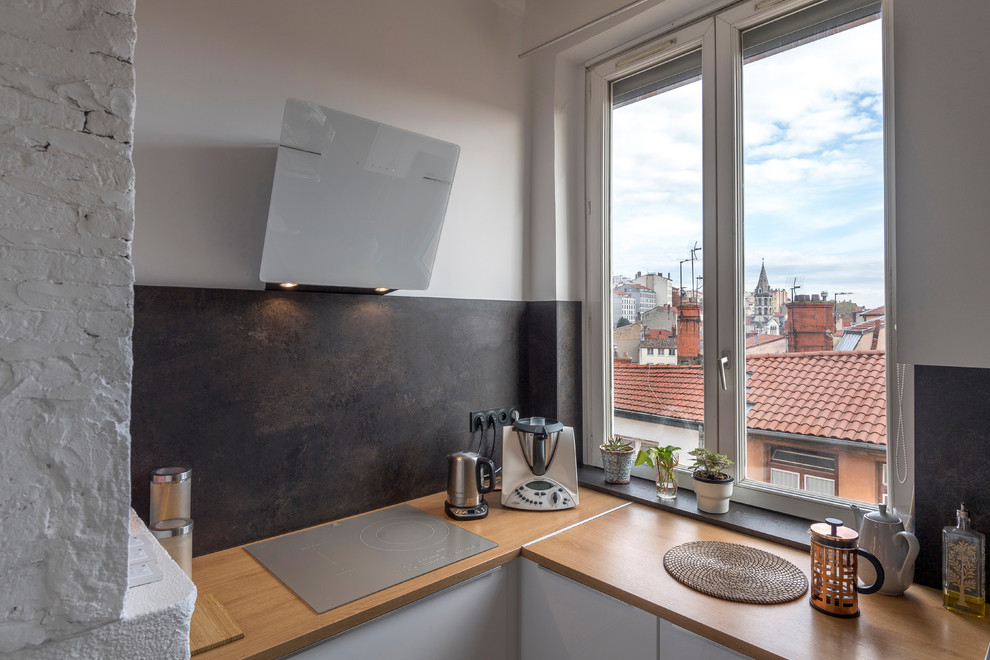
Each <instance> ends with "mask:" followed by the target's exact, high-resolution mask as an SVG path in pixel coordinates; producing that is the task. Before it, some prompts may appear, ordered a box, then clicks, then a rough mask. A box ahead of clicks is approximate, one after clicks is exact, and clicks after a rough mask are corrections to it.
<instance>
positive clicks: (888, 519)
mask: <svg viewBox="0 0 990 660" xmlns="http://www.w3.org/2000/svg"><path fill="white" fill-rule="evenodd" d="M851 508H852V510H853V512H854V513H855V514H856V519H857V522H858V523H859V547H861V548H865V549H866V550H869V551H870V552H871V553H873V555H874V556H875V557H876V558H877V559H879V560H880V564H881V565H882V566H883V574H884V579H883V586H882V587H881V588H880V592H879V593H882V594H886V595H888V596H900V595H901V594H902V593H904V592H905V591H907V589H908V587H910V586H911V583H912V582H914V560H915V559H916V558H917V557H918V537H916V536H915V535H914V534H912V533H911V532H907V531H904V523H903V522H901V519H900V518H898V517H897V516H896V515H894V514H893V513H890V512H889V511H887V505H886V504H879V505H877V508H878V509H879V511H871V512H870V513H867V514H866V515H863V512H862V510H860V509H859V507H857V506H856V505H855V504H854V505H853V506H852V507H851ZM860 573H861V574H862V578H863V580H864V581H865V582H869V581H871V580H872V579H873V568H872V567H871V566H868V565H865V564H864V565H863V568H862V570H861V571H860Z"/></svg>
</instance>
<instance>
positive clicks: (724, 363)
mask: <svg viewBox="0 0 990 660" xmlns="http://www.w3.org/2000/svg"><path fill="white" fill-rule="evenodd" d="M728 368H729V353H728V352H725V353H722V357H720V358H719V359H718V378H719V380H721V381H722V389H723V390H725V391H728V390H729V385H728V383H727V382H726V380H725V370H726V369H728Z"/></svg>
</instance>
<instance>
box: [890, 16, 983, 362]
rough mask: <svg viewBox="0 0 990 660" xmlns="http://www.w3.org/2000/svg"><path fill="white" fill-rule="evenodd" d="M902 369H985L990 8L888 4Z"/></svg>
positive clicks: (898, 336)
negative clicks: (919, 366)
mask: <svg viewBox="0 0 990 660" xmlns="http://www.w3.org/2000/svg"><path fill="white" fill-rule="evenodd" d="M892 5H893V47H894V48H893V49H894V67H893V74H894V99H893V110H894V113H893V121H894V131H895V133H896V138H895V141H894V149H895V171H894V176H895V181H896V183H895V194H894V203H895V207H896V229H895V231H896V245H897V257H896V265H897V278H896V281H897V284H896V286H897V296H896V299H897V308H896V311H897V317H896V319H897V333H896V337H897V347H898V359H899V361H900V362H904V363H907V364H931V365H946V366H957V367H983V368H990V349H988V348H987V329H988V328H990V304H988V302H990V268H988V267H987V263H988V260H990V252H988V251H990V157H988V155H987V150H988V149H990V121H988V120H987V110H986V109H987V108H988V107H990V82H988V78H987V72H986V66H987V62H990V40H988V39H987V37H986V30H987V27H988V26H990V3H988V2H986V1H985V0H950V1H948V2H930V1H926V0H895V1H894V2H893V3H892Z"/></svg>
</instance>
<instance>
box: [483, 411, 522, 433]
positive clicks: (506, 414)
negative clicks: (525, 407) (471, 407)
mask: <svg viewBox="0 0 990 660" xmlns="http://www.w3.org/2000/svg"><path fill="white" fill-rule="evenodd" d="M518 417H519V406H505V407H502V408H489V409H488V410H476V411H474V412H472V413H471V432H472V433H474V432H475V431H488V430H490V429H491V428H492V427H495V428H499V427H502V426H508V425H509V424H511V423H512V422H513V421H514V420H515V419H516V418H518Z"/></svg>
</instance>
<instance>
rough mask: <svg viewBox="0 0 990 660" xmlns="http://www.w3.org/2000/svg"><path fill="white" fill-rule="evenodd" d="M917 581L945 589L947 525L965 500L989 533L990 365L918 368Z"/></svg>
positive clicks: (977, 524) (979, 527)
mask: <svg viewBox="0 0 990 660" xmlns="http://www.w3.org/2000/svg"><path fill="white" fill-rule="evenodd" d="M914 388H915V438H914V461H915V463H914V464H915V474H916V475H917V476H916V478H915V513H916V532H917V535H918V541H919V543H920V545H921V550H920V552H919V554H918V562H917V564H916V567H915V582H918V583H920V584H924V585H927V586H929V587H934V588H936V589H941V588H942V528H943V527H946V526H949V525H951V526H955V524H956V509H958V508H959V503H960V502H965V503H966V508H967V509H969V511H970V518H971V520H972V527H973V529H975V530H977V531H979V532H982V533H984V534H988V535H990V369H969V368H961V367H930V366H921V365H919V366H916V367H915V368H914Z"/></svg>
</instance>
